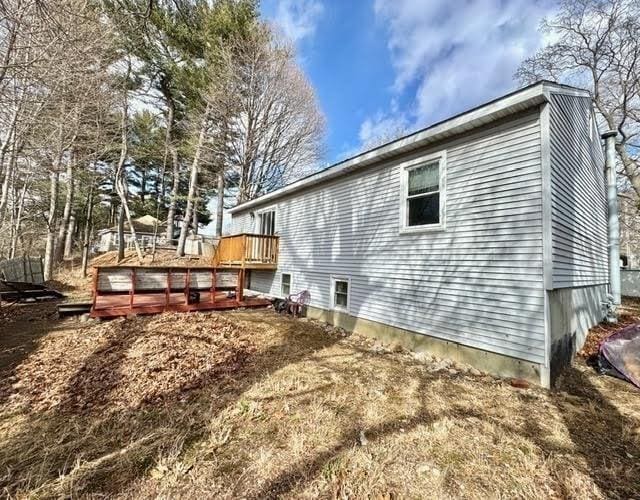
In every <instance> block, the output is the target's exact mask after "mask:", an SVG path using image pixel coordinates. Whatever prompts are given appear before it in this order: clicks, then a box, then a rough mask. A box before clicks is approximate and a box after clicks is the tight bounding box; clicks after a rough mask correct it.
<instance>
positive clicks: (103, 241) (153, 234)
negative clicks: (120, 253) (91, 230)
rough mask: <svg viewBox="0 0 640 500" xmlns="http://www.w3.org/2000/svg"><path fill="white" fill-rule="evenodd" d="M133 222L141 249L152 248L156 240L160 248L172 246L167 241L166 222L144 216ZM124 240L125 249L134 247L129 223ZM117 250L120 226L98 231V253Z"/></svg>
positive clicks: (150, 216)
mask: <svg viewBox="0 0 640 500" xmlns="http://www.w3.org/2000/svg"><path fill="white" fill-rule="evenodd" d="M131 222H132V223H133V228H134V229H135V231H136V239H137V240H138V244H139V245H140V246H141V247H143V248H150V247H152V246H153V240H154V238H155V239H156V244H157V245H159V246H166V245H171V244H172V241H168V240H167V239H166V235H165V233H166V232H167V223H166V222H162V221H160V220H158V219H156V218H155V217H153V216H152V215H143V216H142V217H138V218H137V219H133V220H132V221H131ZM124 240H125V247H127V248H132V247H133V239H132V238H131V229H130V227H129V223H128V222H125V224H124ZM117 248H118V226H113V227H109V228H105V229H101V230H100V231H98V235H97V242H96V251H97V252H109V251H111V250H117Z"/></svg>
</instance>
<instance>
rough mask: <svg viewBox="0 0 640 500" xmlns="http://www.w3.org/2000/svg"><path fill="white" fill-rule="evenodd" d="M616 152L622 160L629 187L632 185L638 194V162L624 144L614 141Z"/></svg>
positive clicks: (639, 177)
mask: <svg viewBox="0 0 640 500" xmlns="http://www.w3.org/2000/svg"><path fill="white" fill-rule="evenodd" d="M616 152H617V153H618V156H619V157H620V160H621V161H622V167H623V168H624V173H625V174H626V176H627V177H628V178H629V182H630V183H631V187H633V190H634V191H635V192H636V194H637V195H638V196H640V174H638V163H636V162H635V161H634V160H633V158H631V156H630V155H629V151H628V150H627V148H626V146H625V144H621V143H616Z"/></svg>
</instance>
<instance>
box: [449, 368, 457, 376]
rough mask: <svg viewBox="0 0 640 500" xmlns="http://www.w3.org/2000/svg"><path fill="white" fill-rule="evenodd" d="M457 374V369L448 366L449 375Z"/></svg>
mask: <svg viewBox="0 0 640 500" xmlns="http://www.w3.org/2000/svg"><path fill="white" fill-rule="evenodd" d="M457 374H458V370H456V369H455V368H449V375H457Z"/></svg>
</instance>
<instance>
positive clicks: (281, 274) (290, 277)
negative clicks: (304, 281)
mask: <svg viewBox="0 0 640 500" xmlns="http://www.w3.org/2000/svg"><path fill="white" fill-rule="evenodd" d="M285 274H287V275H288V276H289V293H288V294H285V293H283V292H282V277H283V276H284V275H285ZM292 294H293V273H292V272H290V271H287V272H281V273H280V295H281V296H282V297H283V298H286V297H288V296H289V295H292Z"/></svg>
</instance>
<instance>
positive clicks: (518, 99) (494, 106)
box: [229, 80, 591, 214]
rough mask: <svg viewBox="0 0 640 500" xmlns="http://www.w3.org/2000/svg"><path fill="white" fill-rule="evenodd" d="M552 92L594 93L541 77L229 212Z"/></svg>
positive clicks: (494, 116) (511, 110)
mask: <svg viewBox="0 0 640 500" xmlns="http://www.w3.org/2000/svg"><path fill="white" fill-rule="evenodd" d="M549 92H551V93H566V94H569V95H575V96H581V97H591V93H590V92H589V91H587V90H584V89H579V88H577V87H571V86H569V85H563V84H560V83H556V82H552V81H549V80H540V81H538V82H535V83H533V84H531V85H529V86H527V87H523V88H521V89H517V90H515V91H513V92H511V93H508V94H505V95H503V96H501V97H498V98H496V99H493V100H491V101H488V102H485V103H483V104H481V105H479V106H476V107H475V108H471V109H469V110H467V111H464V112H462V113H460V114H458V115H454V116H452V117H450V118H447V119H445V120H442V121H440V122H437V123H434V124H433V125H430V126H428V127H426V128H424V129H421V130H418V131H416V132H413V133H411V134H409V135H406V136H404V137H401V138H399V139H395V140H394V141H391V142H389V143H386V144H383V145H381V146H378V147H376V148H373V149H370V150H368V151H364V152H362V153H359V154H357V155H356V156H353V157H351V158H347V159H345V160H342V161H340V162H337V163H334V164H333V165H331V166H329V167H328V168H326V169H324V170H321V171H320V172H316V173H314V174H311V175H309V176H307V177H303V178H302V179H298V180H297V181H295V182H292V183H291V184H287V185H286V186H283V187H281V188H279V189H276V190H275V191H272V192H270V193H267V194H265V195H263V196H260V197H259V198H255V199H253V200H250V201H247V202H245V203H242V204H240V205H237V206H235V207H233V208H231V209H230V210H229V213H231V214H234V213H237V212H241V211H244V210H248V209H250V208H253V207H256V206H259V205H262V204H264V203H268V202H270V201H273V200H275V199H277V198H281V197H282V196H285V195H288V194H291V193H293V192H296V191H299V190H302V189H306V188H308V187H311V186H315V185H317V184H321V183H324V182H327V181H329V180H331V179H334V178H336V177H338V176H340V175H343V174H346V173H350V172H352V171H354V170H358V169H360V168H363V167H365V166H367V165H370V164H372V163H374V162H375V161H376V160H377V159H380V158H381V157H382V156H383V155H384V156H388V155H395V154H398V155H399V154H402V153H406V152H409V151H413V150H415V149H418V148H421V147H423V146H426V145H428V144H429V143H432V142H435V141H437V140H439V139H440V138H442V137H443V135H444V134H453V133H462V132H464V131H468V130H470V129H473V128H477V127H480V126H482V125H485V124H486V123H489V122H490V121H494V120H496V119H498V118H500V117H504V116H505V113H506V114H512V113H516V112H517V111H518V109H521V106H522V105H527V106H528V107H534V106H536V105H539V104H542V103H543V102H546V101H547V100H548V94H549ZM457 131H458V132H457Z"/></svg>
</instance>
